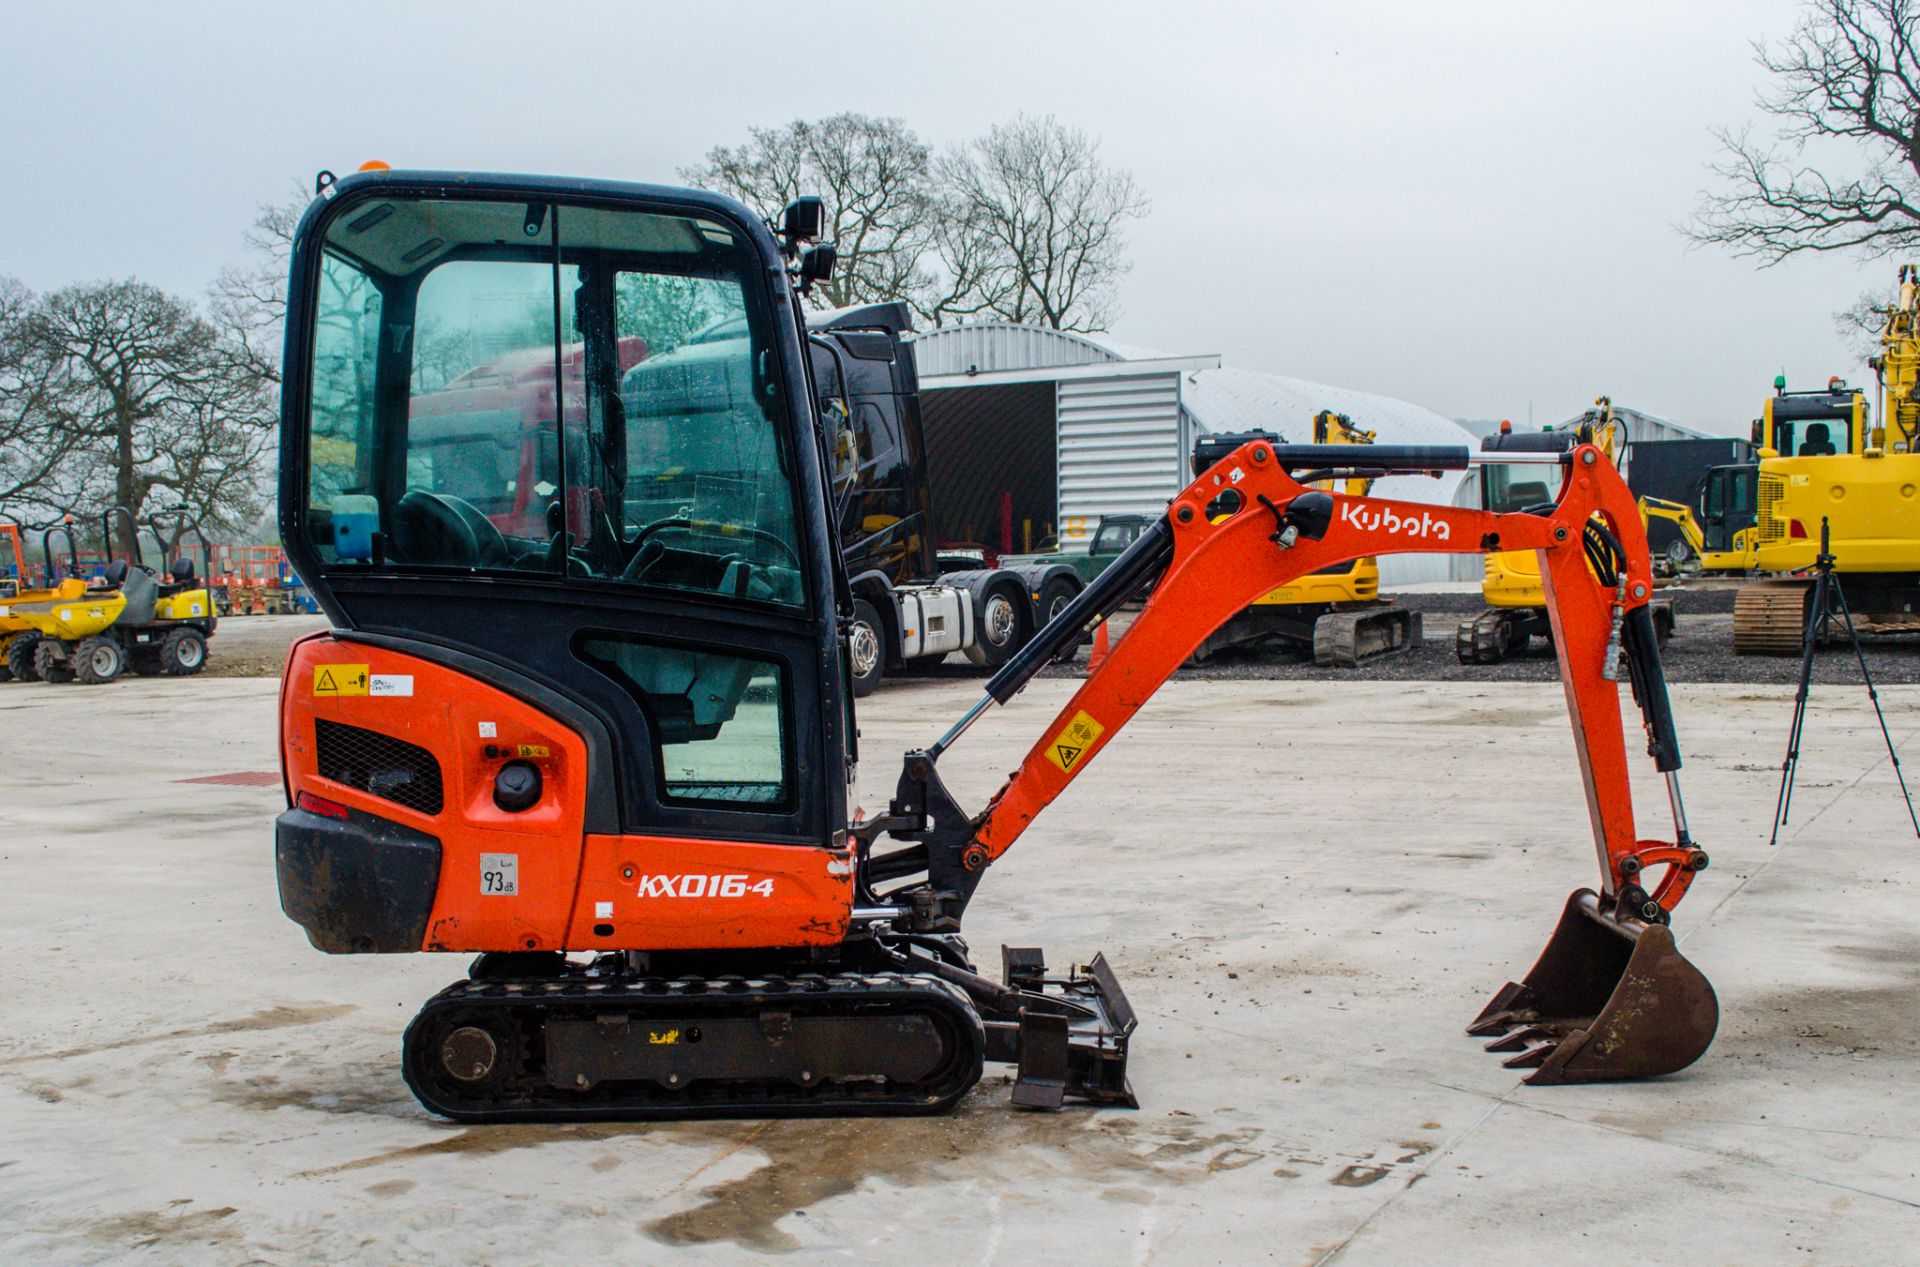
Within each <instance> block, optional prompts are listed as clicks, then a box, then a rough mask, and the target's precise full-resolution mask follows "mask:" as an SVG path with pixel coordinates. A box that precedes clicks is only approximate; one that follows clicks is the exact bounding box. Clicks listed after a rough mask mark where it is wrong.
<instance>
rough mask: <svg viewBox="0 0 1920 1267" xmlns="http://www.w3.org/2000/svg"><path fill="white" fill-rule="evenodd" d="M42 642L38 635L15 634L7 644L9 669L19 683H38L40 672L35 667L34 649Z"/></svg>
mask: <svg viewBox="0 0 1920 1267" xmlns="http://www.w3.org/2000/svg"><path fill="white" fill-rule="evenodd" d="M39 641H40V635H39V634H37V633H23V634H15V635H14V637H13V640H12V641H10V642H8V643H7V668H8V669H9V670H11V671H12V673H13V676H14V680H15V681H18V682H38V681H39V680H40V670H38V669H36V668H34V667H33V647H34V644H35V643H37V642H39Z"/></svg>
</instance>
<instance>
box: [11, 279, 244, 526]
mask: <svg viewBox="0 0 1920 1267" xmlns="http://www.w3.org/2000/svg"><path fill="white" fill-rule="evenodd" d="M14 337H16V338H17V339H18V340H19V342H20V345H21V347H22V354H23V355H24V357H25V358H26V359H27V360H28V362H29V363H32V364H35V365H38V366H42V367H44V370H45V376H44V379H43V380H42V382H41V385H40V389H39V397H38V400H37V402H36V405H35V412H36V413H37V415H38V417H39V419H40V425H41V426H42V428H43V429H44V432H45V433H46V434H48V435H51V436H54V437H58V439H59V443H60V445H61V446H62V450H63V451H62V452H61V454H60V458H59V460H58V461H57V462H55V463H53V464H52V468H51V469H50V470H49V471H47V472H46V473H45V477H44V478H42V479H41V480H40V481H39V483H38V484H37V485H36V486H35V487H33V488H32V489H31V490H29V491H28V492H27V496H28V497H29V498H30V499H31V500H32V501H33V502H35V503H37V504H39V505H40V506H41V507H42V508H44V509H47V510H51V511H55V512H66V513H71V514H75V515H78V516H81V517H83V518H88V519H91V518H92V517H93V516H96V515H97V514H98V512H99V511H100V509H101V508H103V507H106V506H113V505H120V506H125V507H127V508H128V509H129V510H131V511H132V512H133V513H134V516H135V517H136V519H141V518H145V517H147V516H149V515H150V513H151V511H152V510H153V509H156V508H158V507H156V506H154V505H151V504H150V503H152V502H153V501H155V500H156V499H157V500H158V501H160V502H161V503H164V504H165V505H166V507H167V508H168V509H171V508H173V507H174V506H178V507H179V508H181V509H184V510H185V511H186V514H187V517H188V518H189V519H190V520H191V521H192V522H195V523H199V524H203V525H206V526H209V527H224V528H229V529H231V528H237V527H240V526H242V525H243V524H246V523H249V522H250V521H251V520H252V518H253V517H254V516H257V515H258V514H259V512H260V508H261V506H262V504H263V501H264V496H263V492H264V490H263V480H262V479H261V472H262V468H263V465H264V464H263V458H264V456H265V455H266V454H267V453H268V451H269V449H270V446H271V444H272V440H273V435H274V426H275V417H274V408H273V400H272V392H271V388H270V387H269V386H268V385H267V384H266V383H265V382H264V381H263V380H262V379H261V378H260V376H259V374H258V372H257V367H256V366H255V365H253V364H252V363H251V362H252V358H251V356H250V354H249V353H248V351H247V349H246V348H245V347H244V346H242V345H241V344H240V343H239V342H238V341H237V340H235V339H233V338H231V337H226V336H223V335H222V333H221V332H220V331H219V330H217V329H216V328H215V327H214V326H213V324H212V323H211V322H209V321H207V320H205V319H204V318H202V317H201V316H200V315H199V314H197V313H196V312H195V311H194V310H193V308H192V307H191V306H190V305H188V304H186V303H185V302H183V301H181V300H178V299H175V298H173V297H171V296H169V295H167V294H164V293H163V292H161V291H159V290H157V289H155V288H154V287H152V286H148V285H145V284H143V283H140V282H135V281H123V282H105V283H95V284H89V285H81V286H69V287H66V288H65V289H62V290H58V291H55V292H53V293H52V294H49V295H45V296H41V297H39V298H37V299H34V300H31V301H30V302H29V303H28V304H27V306H26V310H25V312H24V315H22V316H21V317H20V318H19V320H18V322H17V324H16V326H15V336H14Z"/></svg>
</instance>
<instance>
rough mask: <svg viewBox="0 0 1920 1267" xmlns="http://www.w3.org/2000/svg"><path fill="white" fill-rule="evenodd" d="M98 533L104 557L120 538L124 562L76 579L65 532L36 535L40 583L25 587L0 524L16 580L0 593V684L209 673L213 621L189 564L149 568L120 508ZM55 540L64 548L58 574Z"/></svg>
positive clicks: (8, 527) (64, 526)
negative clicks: (124, 547) (96, 574)
mask: <svg viewBox="0 0 1920 1267" xmlns="http://www.w3.org/2000/svg"><path fill="white" fill-rule="evenodd" d="M181 528H182V533H181V534H176V535H183V534H184V531H186V530H187V528H186V525H185V524H184V523H183V524H182V525H181ZM101 529H102V533H103V538H104V540H105V541H106V542H107V543H108V549H109V553H111V552H112V545H111V543H112V542H113V540H114V534H115V530H116V529H122V530H124V536H123V539H124V540H125V541H126V542H127V552H126V557H124V558H115V559H112V560H111V561H109V562H108V564H107V565H106V568H105V570H104V571H103V573H102V574H101V576H100V577H99V578H98V579H97V580H92V581H90V580H88V579H86V578H83V577H82V576H80V575H79V571H80V566H79V552H78V544H77V542H76V541H75V540H74V534H73V529H72V526H71V524H69V523H66V522H62V523H57V524H53V525H50V526H48V527H47V528H45V529H43V530H42V532H41V536H40V548H41V553H42V556H43V565H44V566H43V575H44V577H45V582H44V584H42V585H40V586H33V585H30V584H28V583H27V581H26V577H27V575H28V572H27V564H26V552H25V549H24V547H23V543H22V540H21V526H20V525H19V524H18V523H17V522H14V521H8V522H6V523H0V538H3V539H5V540H6V541H7V542H8V543H9V544H10V545H11V547H12V553H13V562H14V574H15V577H16V578H17V579H15V580H14V581H12V582H11V583H9V585H8V588H7V590H5V591H0V681H9V680H17V681H23V682H35V681H39V682H76V681H77V682H82V683H86V684H88V685H101V684H104V683H107V682H111V681H113V680H114V679H116V678H118V677H119V676H121V674H122V673H125V672H126V671H128V670H129V669H131V670H132V671H133V672H134V673H138V674H143V675H159V674H164V675H167V676H172V677H184V676H188V675H191V674H195V673H198V672H200V670H201V669H202V668H204V667H205V666H206V662H207V640H208V639H209V638H211V637H212V636H213V633H214V628H215V626H216V624H217V623H218V618H217V617H216V616H215V614H214V610H213V601H212V596H211V594H210V593H209V591H208V589H207V586H206V583H205V582H204V581H203V580H202V579H201V578H200V577H198V576H197V575H196V574H195V571H194V566H193V563H192V561H191V560H190V559H188V558H187V557H185V556H184V555H182V554H178V553H176V555H175V557H174V559H173V562H172V564H171V565H170V566H168V567H167V568H166V570H165V571H164V573H160V572H156V571H155V570H154V569H152V568H149V567H147V566H146V564H145V562H144V560H143V558H142V555H141V549H140V540H139V537H140V534H139V530H138V528H137V526H136V524H135V522H134V519H133V515H132V513H131V512H130V511H129V510H127V508H126V507H124V506H116V507H114V508H113V509H112V510H109V511H108V512H106V514H105V515H103V516H102V517H101ZM157 529H158V525H157V524H156V532H155V536H156V537H159V535H160V534H159V532H158V531H157ZM193 531H195V532H196V534H197V533H198V530H197V529H193ZM56 536H58V537H60V538H61V539H63V540H64V542H65V545H66V555H65V567H64V568H63V567H62V566H61V557H60V555H59V554H58V553H56V551H55V548H54V539H55V537H56ZM162 539H164V538H162ZM201 548H202V554H201V557H202V558H208V557H211V551H210V550H209V549H208V548H207V545H206V541H205V538H204V537H201Z"/></svg>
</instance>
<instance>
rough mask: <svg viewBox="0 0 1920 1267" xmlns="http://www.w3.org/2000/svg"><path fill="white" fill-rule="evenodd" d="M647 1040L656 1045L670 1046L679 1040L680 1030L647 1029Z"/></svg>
mask: <svg viewBox="0 0 1920 1267" xmlns="http://www.w3.org/2000/svg"><path fill="white" fill-rule="evenodd" d="M647 1041H648V1042H650V1043H652V1044H653V1045H654V1046H656V1047H670V1046H672V1045H674V1044H675V1043H678V1042H679V1041H680V1031H679V1030H677V1029H670V1030H667V1031H666V1032H664V1033H662V1032H661V1031H659V1030H648V1031H647Z"/></svg>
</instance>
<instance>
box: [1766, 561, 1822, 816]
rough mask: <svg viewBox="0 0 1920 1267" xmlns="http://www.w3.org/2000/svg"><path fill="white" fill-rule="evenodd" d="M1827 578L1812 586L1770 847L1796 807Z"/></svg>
mask: <svg viewBox="0 0 1920 1267" xmlns="http://www.w3.org/2000/svg"><path fill="white" fill-rule="evenodd" d="M1827 577H1828V573H1825V572H1822V573H1821V574H1820V578H1819V579H1818V580H1816V581H1815V582H1814V583H1813V608H1812V610H1811V611H1809V612H1808V613H1807V631H1806V637H1805V639H1804V640H1803V641H1802V643H1801V646H1800V689H1799V690H1798V691H1797V692H1795V694H1794V697H1793V729H1791V730H1789V731H1788V732H1787V756H1786V759H1785V760H1784V761H1782V762H1781V763H1780V795H1779V797H1778V798H1776V799H1775V801H1774V803H1773V835H1771V836H1769V837H1767V845H1768V847H1772V846H1773V845H1775V844H1778V843H1779V841H1780V829H1781V828H1782V827H1784V826H1786V822H1787V811H1788V810H1789V809H1791V808H1792V805H1793V776H1794V774H1795V773H1796V772H1797V771H1798V770H1799V767H1800V730H1801V728H1802V727H1803V726H1804V725H1805V724H1806V720H1807V687H1808V685H1809V684H1810V683H1811V682H1812V681H1813V650H1814V648H1815V647H1816V646H1818V645H1819V642H1820V633H1821V630H1822V628H1823V627H1824V626H1825V625H1826V622H1827Z"/></svg>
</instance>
